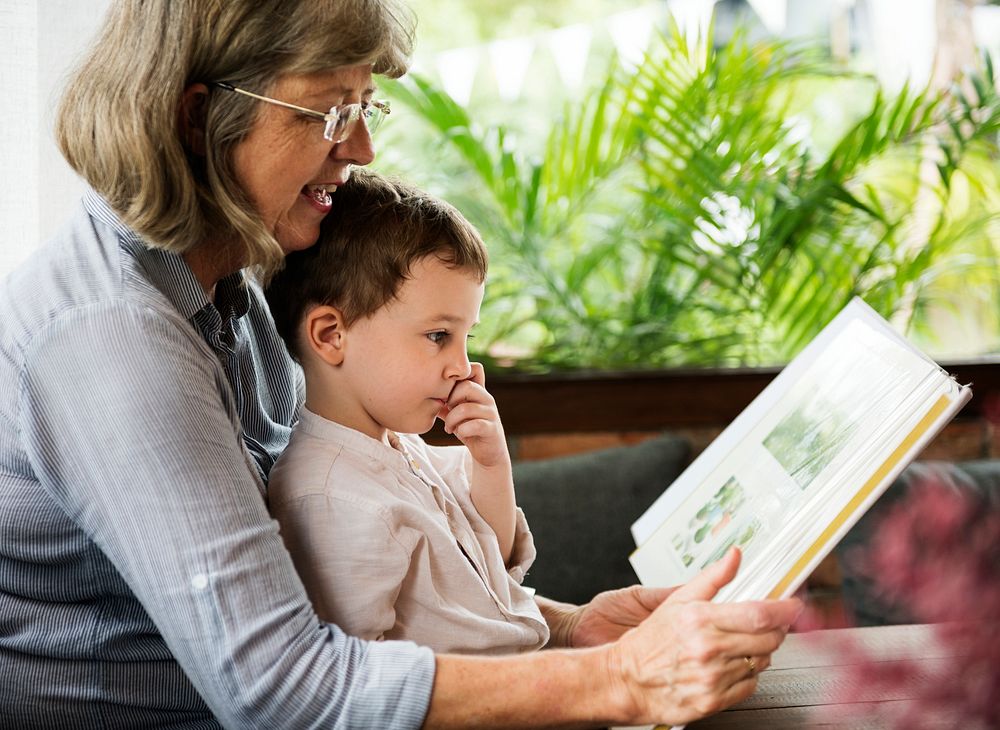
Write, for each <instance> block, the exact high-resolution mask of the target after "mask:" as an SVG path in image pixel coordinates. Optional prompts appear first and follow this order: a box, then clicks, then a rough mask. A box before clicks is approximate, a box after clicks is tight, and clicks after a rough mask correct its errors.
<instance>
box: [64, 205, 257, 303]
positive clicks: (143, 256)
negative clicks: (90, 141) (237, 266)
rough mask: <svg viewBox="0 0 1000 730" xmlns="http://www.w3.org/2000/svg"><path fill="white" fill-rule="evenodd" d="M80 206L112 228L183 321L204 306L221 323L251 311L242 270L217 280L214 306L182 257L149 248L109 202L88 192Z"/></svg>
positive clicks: (128, 252)
mask: <svg viewBox="0 0 1000 730" xmlns="http://www.w3.org/2000/svg"><path fill="white" fill-rule="evenodd" d="M83 204H84V206H85V207H86V209H87V212H88V213H90V214H91V215H92V216H94V217H95V218H97V219H99V220H101V221H103V222H104V223H106V224H108V225H110V226H111V227H112V228H113V229H114V231H115V233H116V234H117V235H118V241H119V245H120V246H121V248H122V250H124V251H125V252H126V253H127V254H128V255H129V256H131V257H132V258H133V259H135V261H136V262H137V263H138V264H139V266H141V267H142V269H143V270H144V271H145V272H146V276H147V277H148V278H149V281H150V282H151V283H152V284H153V285H154V286H155V287H156V288H157V289H159V290H160V291H161V292H163V294H164V296H166V297H167V299H169V300H170V302H171V303H172V304H173V305H174V307H175V308H176V309H177V311H178V312H180V313H181V315H182V316H183V317H184V318H185V319H191V318H192V317H194V315H195V314H197V313H198V312H200V311H201V310H202V309H204V308H205V307H207V306H214V307H215V308H216V309H217V310H218V311H219V314H220V315H221V316H222V319H223V320H226V319H229V318H233V319H239V318H240V317H242V316H243V315H244V314H246V313H247V312H248V311H249V310H250V292H249V290H248V288H247V284H246V280H245V278H244V275H243V272H242V271H237V272H236V273H234V274H230V275H229V276H226V277H224V278H222V279H220V280H219V282H218V283H217V284H216V286H215V303H214V305H213V303H212V302H211V301H209V299H208V295H207V294H205V290H204V289H203V288H202V286H201V284H200V283H199V282H198V279H197V278H196V277H195V275H194V272H192V271H191V267H189V266H188V265H187V262H186V261H185V260H184V258H183V257H182V256H180V255H178V254H175V253H171V252H169V251H163V250H161V249H157V248H151V247H150V246H149V245H148V244H147V243H146V242H145V241H143V239H142V238H141V237H140V236H139V235H138V234H137V233H136V232H135V231H133V230H132V229H131V228H129V227H128V226H127V225H125V224H124V223H123V222H122V220H121V218H120V217H119V216H118V214H117V213H116V212H115V211H114V210H113V209H112V208H111V206H110V205H109V204H108V202H107V201H106V200H105V199H104V198H103V197H101V196H100V195H99V194H98V193H96V192H95V191H93V190H88V191H87V193H86V194H85V195H84V198H83Z"/></svg>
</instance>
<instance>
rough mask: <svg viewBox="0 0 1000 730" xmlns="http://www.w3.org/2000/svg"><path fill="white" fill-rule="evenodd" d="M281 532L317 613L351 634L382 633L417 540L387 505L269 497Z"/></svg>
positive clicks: (390, 622)
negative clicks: (398, 522) (388, 513)
mask: <svg viewBox="0 0 1000 730" xmlns="http://www.w3.org/2000/svg"><path fill="white" fill-rule="evenodd" d="M271 512H272V514H273V515H274V517H275V518H277V520H278V523H279V524H280V525H281V536H282V537H283V538H284V541H285V545H286V547H287V548H288V551H289V553H290V554H291V556H292V561H293V562H294V563H295V567H296V569H297V570H298V572H299V576H300V577H301V578H302V582H303V583H304V584H305V587H306V592H307V593H308V594H309V597H310V598H311V599H312V603H313V606H314V607H315V608H316V612H317V613H318V614H319V616H320V617H321V618H322V619H324V620H326V621H331V622H333V623H335V624H337V625H338V626H340V627H341V628H342V629H343V630H344V631H346V632H347V633H349V634H351V635H352V636H359V637H361V638H365V639H382V638H384V637H385V635H386V633H388V632H389V631H390V630H391V629H392V628H393V627H394V626H395V625H396V608H395V606H396V599H397V597H398V596H399V592H400V588H401V587H402V585H403V583H404V581H405V580H406V576H407V573H408V572H409V569H410V558H411V555H412V552H413V549H414V548H415V547H416V542H417V540H415V539H413V538H414V537H415V536H414V535H413V533H412V531H410V530H406V529H403V528H400V527H399V526H398V525H395V524H394V523H393V521H392V520H391V515H387V514H385V513H386V510H383V509H379V508H377V507H376V506H374V505H368V504H365V503H364V502H359V501H356V500H354V499H349V498H348V499H339V498H337V497H336V496H335V495H334V496H332V495H329V494H318V493H316V494H309V495H302V496H296V497H294V498H292V499H289V500H277V501H272V503H271Z"/></svg>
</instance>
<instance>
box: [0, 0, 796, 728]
mask: <svg viewBox="0 0 1000 730" xmlns="http://www.w3.org/2000/svg"><path fill="white" fill-rule="evenodd" d="M409 49H410V26H409V21H408V16H407V15H406V14H405V13H404V12H403V10H402V9H400V8H399V7H397V6H395V5H394V4H392V3H391V2H390V0H303V1H298V0H227V1H226V2H209V1H208V0H146V1H144V2H139V1H138V0H121V1H120V2H118V3H117V4H115V5H114V6H113V8H112V10H111V12H110V14H109V16H108V18H107V21H106V23H105V25H104V28H103V31H102V33H101V35H100V37H99V39H98V41H97V43H96V45H95V46H94V48H93V49H92V51H91V53H90V55H89V57H88V58H87V59H86V60H85V62H84V63H83V65H82V67H81V68H80V70H79V72H78V73H77V74H76V76H75V77H74V78H73V79H72V80H71V81H70V83H69V87H68V90H67V92H66V95H65V98H64V100H63V103H62V107H61V110H60V115H59V124H58V135H59V141H60V144H61V146H62V149H63V152H64V154H65V155H66V158H67V159H68V160H69V162H70V163H71V164H72V165H73V167H74V168H75V169H76V170H77V171H78V172H79V173H80V174H81V175H82V176H83V177H84V178H85V179H86V180H87V181H88V182H89V184H90V185H91V187H92V191H91V192H90V193H89V194H88V195H87V196H86V197H85V198H84V200H83V202H82V205H81V206H80V207H79V209H78V210H77V212H76V213H75V215H74V217H73V218H72V219H71V220H70V221H69V224H68V225H67V226H66V227H65V228H63V229H62V231H61V232H60V233H59V234H58V235H57V236H56V237H55V239H54V240H53V241H51V242H50V243H49V245H47V246H45V247H44V248H42V249H41V250H40V251H39V252H38V253H37V254H36V255H35V256H34V257H33V258H31V259H30V260H29V261H28V262H26V263H25V264H24V265H23V266H22V267H21V268H20V269H19V270H18V271H15V272H14V273H13V274H12V275H11V276H10V277H9V279H7V280H6V282H5V283H4V284H3V286H2V288H0V535H2V538H0V726H4V727H20V728H26V727H46V728H54V727H126V726H127V727H135V726H154V725H156V726H160V725H162V726H167V725H169V726H171V727H191V728H194V727H217V726H219V725H222V726H226V727H241V728H242V727H265V728H276V727H290V728H299V727H313V726H337V727H392V728H407V727H417V726H419V725H421V724H422V723H426V724H427V725H428V726H440V727H499V726H519V727H531V726H540V725H546V726H552V725H560V724H563V725H569V724H574V725H577V726H579V725H584V724H586V723H593V724H598V723H614V722H617V723H639V722H643V723H646V722H653V721H665V722H672V723H680V722H685V721H687V720H690V719H692V718H695V717H697V716H699V715H702V714H704V713H706V712H711V711H714V710H717V709H719V708H721V707H723V706H725V705H727V704H729V703H732V702H734V701H736V700H739V699H741V698H743V697H746V696H747V695H748V694H750V693H751V692H752V691H753V689H754V687H755V682H756V680H755V677H754V671H753V669H754V667H755V666H756V667H757V668H762V667H764V666H766V665H767V663H768V657H769V655H770V654H771V652H773V651H774V649H775V648H777V646H778V645H779V644H780V642H781V640H782V638H783V636H784V633H785V631H786V630H787V626H788V625H789V624H790V623H791V622H792V621H793V619H794V617H795V615H796V612H797V610H798V604H797V602H795V601H781V602H761V603H752V604H732V605H715V604H712V603H709V602H708V600H709V599H710V598H711V597H712V595H714V593H715V591H716V590H717V589H718V587H719V586H720V585H722V584H724V583H725V582H726V581H728V580H729V579H731V577H732V575H733V574H734V573H735V570H736V565H737V562H738V557H737V556H736V555H735V554H734V555H730V556H729V557H728V558H727V559H726V560H725V561H723V562H722V563H720V564H718V565H717V566H714V567H713V568H711V569H709V571H707V572H706V573H704V574H702V575H701V576H700V577H699V578H698V579H696V580H695V581H694V582H692V583H691V584H689V585H687V586H685V587H683V588H680V589H678V590H676V591H673V592H671V591H666V590H662V591H649V590H642V589H639V588H635V589H631V590H625V591H618V592H614V593H609V594H603V595H601V596H598V597H597V598H596V599H595V600H594V601H593V602H591V603H590V604H589V605H587V606H583V607H572V606H566V605H563V604H556V603H553V602H549V601H545V600H544V599H539V604H540V606H541V608H542V610H543V613H544V614H545V616H546V620H547V621H548V622H549V623H550V625H551V628H552V633H553V636H554V637H555V643H557V644H562V645H576V646H584V645H592V646H591V648H584V649H576V650H560V649H551V650H546V651H543V652H539V653H537V654H533V655H529V656H516V657H504V658H489V659H487V658H481V657H459V656H434V655H433V654H432V653H431V652H430V651H429V650H427V649H425V648H421V647H417V646H415V645H412V644H408V643H404V642H378V643H366V642H364V641H361V640H358V639H354V638H352V637H349V636H346V635H345V634H344V633H343V632H341V631H340V630H339V629H338V628H337V627H336V626H331V625H328V624H324V623H322V622H320V621H319V620H318V619H317V617H316V615H315V614H314V612H313V610H312V608H311V606H310V604H309V602H308V600H307V598H306V594H305V591H304V590H303V587H302V583H301V582H300V580H299V578H298V577H297V575H296V573H295V570H294V568H293V567H292V563H291V561H290V559H289V556H288V553H287V552H286V551H285V549H284V547H283V545H282V541H281V538H280V536H279V535H278V531H277V528H276V524H275V523H274V522H273V521H272V520H271V519H270V518H269V517H268V513H267V509H266V505H265V492H266V484H267V476H268V471H269V469H270V467H271V465H272V463H273V462H274V460H275V458H276V457H277V455H278V454H279V453H280V452H281V450H282V448H283V447H284V446H285V443H286V440H287V437H288V433H289V425H290V424H291V423H292V422H293V420H294V419H295V415H296V410H297V408H298V406H299V402H300V394H301V388H300V380H299V374H298V372H297V370H296V369H295V368H294V367H293V365H292V363H291V361H290V360H289V359H288V357H287V355H286V354H285V351H284V348H283V347H282V344H281V342H280V340H279V338H278V336H277V334H276V332H275V330H274V327H273V324H272V322H271V319H270V317H269V315H268V313H267V311H266V309H265V307H264V305H263V300H262V298H261V295H260V292H259V289H258V287H257V285H256V284H255V283H254V281H253V277H252V276H250V275H249V274H247V273H244V272H250V271H253V272H257V273H260V274H263V275H266V274H267V273H268V272H271V271H274V270H275V269H276V268H277V267H279V266H280V265H281V261H282V257H283V256H284V255H285V254H286V253H288V252H290V251H294V250H297V249H301V248H303V247H306V246H310V245H312V244H313V242H314V241H315V239H316V236H317V229H318V226H319V223H320V221H321V220H322V219H323V216H324V215H326V214H327V212H328V211H329V209H330V206H331V197H330V196H331V195H335V194H336V190H337V186H338V185H341V184H343V183H344V182H345V181H346V180H347V178H348V176H349V175H350V172H351V167H352V166H353V165H366V164H368V163H369V162H371V161H372V159H373V158H374V155H375V153H374V149H373V147H372V141H371V136H370V133H371V131H372V129H373V128H374V125H375V123H376V122H377V121H378V119H379V118H380V116H381V115H382V114H384V113H385V111H386V109H385V107H384V106H382V105H381V104H380V103H379V102H378V101H377V100H376V99H375V88H374V84H373V82H372V74H373V73H375V74H387V75H390V76H398V75H400V74H402V73H403V72H404V70H405V68H406V63H407V61H406V59H407V56H408V53H409ZM668 594H669V597H668ZM664 599H666V600H664ZM660 604H662V605H660ZM658 605H659V607H657V606H658ZM640 623H641V625H639V626H638V627H637V628H634V630H631V631H629V630H628V629H630V628H631V627H635V626H636V625H637V624H640Z"/></svg>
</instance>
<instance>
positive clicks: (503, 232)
mask: <svg viewBox="0 0 1000 730" xmlns="http://www.w3.org/2000/svg"><path fill="white" fill-rule="evenodd" d="M886 2H889V0H872V2H869V3H866V2H864V1H863V0H857V1H856V2H854V1H850V2H848V1H845V0H829V1H828V2H825V3H824V2H818V1H817V2H810V3H808V4H807V3H805V2H804V0H787V2H786V0H767V1H766V2H765V0H757V1H756V2H753V3H750V2H737V1H736V0H720V1H719V2H712V1H711V0H671V1H670V2H662V3H653V4H642V5H640V4H635V3H632V4H628V3H622V2H612V1H611V0H548V2H546V3H538V2H526V1H516V0H515V1H511V2H505V3H502V4H497V3H485V2H469V1H468V0H463V1H461V2H460V1H459V0H434V2H433V3H431V2H430V0H414V1H413V2H412V3H411V5H412V7H413V8H414V11H415V12H416V13H417V15H418V18H419V20H420V23H419V26H418V44H419V46H418V55H417V59H416V61H417V62H416V64H415V68H414V71H413V72H412V73H411V74H409V75H408V76H407V77H404V79H403V80H402V81H400V82H385V83H383V87H384V91H385V93H386V95H387V96H388V97H389V98H390V99H391V100H392V101H393V104H394V113H393V115H392V117H391V119H390V123H389V124H387V125H386V127H385V128H384V129H383V130H380V132H379V134H380V137H381V136H382V135H385V136H384V138H381V139H380V140H379V146H380V157H379V160H378V161H377V162H376V167H378V168H379V169H381V170H382V171H384V172H389V173H393V174H398V175H400V176H402V177H405V178H406V179H408V180H411V181H413V182H415V183H416V184H418V185H421V186H423V187H425V188H427V189H429V190H431V191H433V192H435V193H437V194H439V195H441V196H443V197H444V198H446V199H447V200H449V201H451V202H452V203H454V204H455V205H456V206H457V207H458V208H459V209H460V210H462V212H463V213H465V215H466V216H467V217H468V218H469V219H470V220H471V221H472V222H473V223H474V224H475V225H476V226H477V227H479V229H480V230H481V231H482V233H483V235H484V238H485V239H486V241H487V244H488V246H489V248H490V252H491V269H490V278H489V283H488V287H487V294H486V301H485V302H484V306H483V311H482V323H481V325H480V326H479V327H478V328H477V331H476V338H475V339H474V340H473V341H472V343H471V346H470V347H471V349H472V350H473V351H474V353H475V354H476V356H477V357H479V358H481V359H483V360H485V361H486V362H487V363H489V364H490V365H491V366H492V367H493V368H494V369H495V368H498V367H506V368H516V369H526V370H550V369H560V370H565V369H571V370H576V369H628V368H652V367H671V366H688V365H704V366H740V365H768V364H777V363H782V362H786V361H787V360H788V359H790V358H791V357H792V356H794V355H795V354H796V353H797V352H798V350H799V349H801V347H802V346H803V345H804V344H805V343H806V342H808V341H809V339H810V338H811V337H812V336H813V335H814V334H815V333H816V332H817V331H818V330H819V329H820V328H821V327H822V326H823V325H824V324H825V323H826V322H827V321H829V319H830V318H832V317H833V316H834V314H836V312H837V311H838V310H839V309H840V308H841V307H842V306H843V305H844V304H846V302H847V301H848V300H849V299H850V298H851V297H852V296H855V295H860V296H862V297H863V298H865V300H866V301H868V303H869V304H871V305H872V306H874V307H875V308H876V309H877V310H879V311H880V312H881V313H882V314H883V315H885V316H886V317H888V318H890V319H891V320H892V321H893V322H894V323H895V324H896V325H897V327H898V328H899V329H900V331H902V332H905V333H906V334H907V335H909V336H910V337H911V338H912V339H913V340H914V341H916V342H917V343H918V344H919V345H920V346H922V347H923V348H924V349H925V350H926V351H928V352H929V353H930V354H932V355H933V356H935V357H938V358H941V359H956V358H970V357H978V356H981V355H984V354H987V353H995V352H996V351H997V350H998V349H1000V266H998V261H997V258H998V253H1000V147H998V142H1000V94H998V91H997V78H996V76H997V74H996V73H995V72H994V68H993V65H992V61H991V56H990V52H991V51H994V52H996V51H997V50H1000V20H998V21H997V22H998V24H997V25H996V26H990V25H989V23H991V22H993V20H992V19H993V18H996V14H995V13H993V12H992V11H1000V7H992V8H985V6H984V5H983V4H982V3H976V2H974V1H973V0H928V1H927V2H924V3H923V4H922V7H923V8H924V10H925V11H926V10H928V9H929V11H930V20H931V21H932V22H933V21H935V19H936V25H935V27H934V28H933V29H932V30H933V31H934V32H933V33H931V34H930V35H928V33H927V32H926V29H924V30H921V29H920V28H916V29H914V30H913V32H908V31H907V27H906V26H905V24H904V26H902V27H901V26H899V25H894V23H893V16H892V14H891V13H889V14H888V15H887V11H886V6H885V5H884V3H886ZM878 3H883V5H879V4H878ZM890 4H892V3H890ZM895 5H896V6H897V12H899V13H904V14H905V15H906V16H919V15H920V13H919V12H918V9H917V8H916V5H921V4H920V3H917V4H916V5H914V4H908V3H895ZM807 6H808V7H807ZM984 10H985V11H989V13H990V14H988V15H979V16H974V15H973V12H974V11H975V12H981V11H984ZM926 14H927V13H926V12H925V13H924V15H926ZM900 17H903V16H900ZM974 18H975V20H973V19H974ZM982 18H986V21H983V20H982ZM887 19H888V22H887ZM910 20H911V21H912V17H911V18H910ZM984 23H985V29H984V27H983V25H984ZM973 28H975V29H976V33H975V34H973V32H972V31H973ZM991 28H994V29H995V32H994V30H991ZM921 34H922V35H921ZM899 35H903V36H906V35H909V37H907V38H904V39H903V40H904V42H906V43H907V44H908V47H915V48H916V52H917V53H923V55H924V56H926V58H923V59H922V58H921V56H919V55H917V56H914V57H913V58H912V59H911V63H910V64H909V66H906V65H905V64H904V67H903V68H902V69H901V70H892V69H889V68H888V67H887V66H888V64H887V62H886V59H887V58H888V59H895V58H897V57H898V56H900V55H901V53H900V51H899V50H898V49H899V48H900V46H898V45H897V46H893V45H892V42H896V43H898V42H899V40H900V39H899V38H898V37H897V36H899ZM994 35H996V36H997V37H996V38H995V39H994ZM974 37H975V38H977V39H978V42H974ZM921 38H924V39H925V40H926V42H925V43H923V45H921V42H920V39H921ZM984 38H985V40H983V39H984ZM994 40H995V41H996V44H995V45H994V43H993V41H994ZM886 49H888V52H887V51H886ZM903 60H906V59H903ZM922 61H926V63H925V64H924V65H923V66H921V63H922ZM921 68H923V69H924V71H923V73H921V72H920V69H921ZM914 69H917V71H914ZM890 71H892V73H890Z"/></svg>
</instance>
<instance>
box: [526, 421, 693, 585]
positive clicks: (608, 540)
mask: <svg viewBox="0 0 1000 730" xmlns="http://www.w3.org/2000/svg"><path fill="white" fill-rule="evenodd" d="M689 451H690V450H689V446H688V443H687V441H685V440H684V439H682V438H678V437H676V436H670V435H663V436H658V437H656V438H653V439H650V440H649V441H644V442H643V443H640V444H636V445H635V446H619V447H614V448H610V449H602V450H600V451H592V452H588V453H585V454H576V455H573V456H563V457H557V458H552V459H544V460H540V461H525V462H517V463H515V464H514V487H515V489H516V491H517V502H518V505H519V506H520V507H521V508H522V509H523V510H524V514H525V516H526V517H527V518H528V525H529V526H530V527H531V531H532V533H533V534H534V538H535V545H536V547H537V549H538V558H537V559H536V560H535V564H534V565H533V566H532V568H531V569H530V570H529V571H528V576H527V577H526V578H525V581H524V583H525V585H527V586H531V587H532V588H535V589H536V590H537V591H538V592H539V593H540V594H541V595H543V596H547V597H548V598H553V599H555V600H559V601H568V602H571V603H583V602H586V601H589V600H590V599H591V598H593V597H594V595H595V594H597V593H599V592H600V591H603V590H607V589H610V588H621V587H624V586H628V585H631V584H633V583H635V582H636V577H635V573H634V572H633V571H632V566H631V565H630V564H629V562H628V556H629V554H630V553H631V552H632V551H633V550H634V549H635V543H634V542H633V541H632V535H631V532H630V531H629V528H630V527H631V525H632V523H633V522H635V520H636V519H637V518H638V517H639V516H640V515H641V514H642V513H643V512H644V511H645V510H646V508H647V507H649V505H651V504H652V503H653V501H654V500H655V499H656V498H657V497H658V496H659V495H660V494H661V493H662V492H663V490H664V489H666V488H667V486H669V485H670V483H671V482H673V480H674V479H676V478H677V476H678V475H679V474H680V473H681V471H682V470H683V469H684V467H685V466H686V465H687V463H688V455H689Z"/></svg>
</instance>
